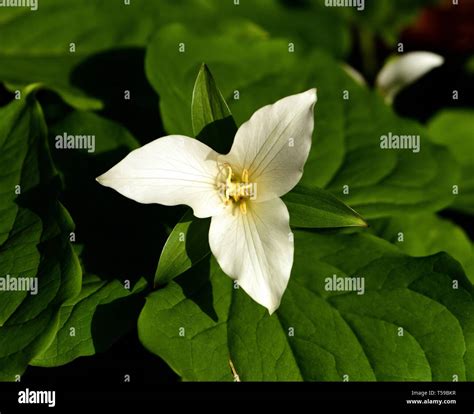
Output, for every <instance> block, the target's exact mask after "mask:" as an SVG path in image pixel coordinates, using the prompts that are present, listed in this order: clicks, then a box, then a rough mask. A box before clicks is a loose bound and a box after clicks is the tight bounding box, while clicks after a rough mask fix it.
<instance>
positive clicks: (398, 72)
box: [375, 52, 444, 104]
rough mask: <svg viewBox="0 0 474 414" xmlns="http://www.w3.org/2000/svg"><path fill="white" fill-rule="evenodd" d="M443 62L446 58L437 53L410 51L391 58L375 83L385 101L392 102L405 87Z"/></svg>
mask: <svg viewBox="0 0 474 414" xmlns="http://www.w3.org/2000/svg"><path fill="white" fill-rule="evenodd" d="M443 63H444V58H443V57H442V56H440V55H437V54H436V53H431V52H408V53H405V54H403V55H399V56H397V57H395V58H393V59H390V60H389V61H388V62H387V63H386V64H385V66H384V67H383V68H382V70H381V71H380V72H379V74H378V75H377V79H376V81H375V84H376V85H377V88H378V90H379V91H380V92H381V93H382V95H383V96H385V101H386V102H387V103H389V104H391V103H392V102H393V100H394V98H395V96H396V95H397V94H398V93H399V92H400V91H401V90H402V89H403V88H405V87H407V86H409V85H411V84H412V83H414V82H416V81H417V80H418V79H420V78H421V77H423V76H424V75H426V74H427V73H428V72H430V71H431V70H433V69H435V68H437V67H438V66H441V65H442V64H443Z"/></svg>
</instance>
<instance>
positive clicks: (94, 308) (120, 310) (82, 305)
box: [32, 275, 146, 367]
mask: <svg viewBox="0 0 474 414" xmlns="http://www.w3.org/2000/svg"><path fill="white" fill-rule="evenodd" d="M145 287H146V281H145V280H144V279H140V281H139V282H138V283H137V284H136V285H135V286H134V288H133V289H132V290H128V289H126V288H125V287H124V285H123V284H122V283H120V282H119V281H118V280H112V281H105V280H101V279H100V278H99V277H97V276H93V275H86V276H84V280H83V283H82V290H81V293H80V294H79V296H77V297H75V298H72V299H70V300H68V301H67V302H66V303H64V304H63V305H62V306H61V309H60V312H59V330H58V332H57V333H56V337H55V338H54V340H53V341H52V342H51V345H50V346H49V348H48V349H46V350H45V351H44V352H42V353H41V354H40V355H38V356H37V357H36V358H35V359H34V360H33V361H32V365H37V366H43V367H53V366H58V365H64V364H67V363H69V362H71V361H73V360H74V359H76V358H78V357H80V356H87V355H94V354H95V353H97V352H102V351H104V350H106V349H107V348H109V347H110V346H111V345H112V344H113V342H115V341H116V340H117V339H118V338H119V337H120V336H121V335H123V334H124V333H125V332H127V330H129V329H130V328H131V327H132V326H133V325H134V323H135V321H136V317H137V316H138V312H139V309H140V306H143V304H142V300H141V297H140V296H141V295H139V293H141V292H142V291H143V290H144V288H145Z"/></svg>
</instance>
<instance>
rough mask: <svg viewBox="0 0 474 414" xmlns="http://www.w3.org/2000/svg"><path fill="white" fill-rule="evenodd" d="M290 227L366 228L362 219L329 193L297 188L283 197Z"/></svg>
mask: <svg viewBox="0 0 474 414" xmlns="http://www.w3.org/2000/svg"><path fill="white" fill-rule="evenodd" d="M283 201H284V202H285V204H286V206H287V207H288V211H289V212H290V224H291V226H292V227H306V228H331V227H332V228H335V227H353V226H355V227H367V223H366V222H365V221H364V219H363V218H362V217H361V216H359V214H357V212H355V211H354V210H352V209H351V208H350V207H349V206H347V205H346V204H344V203H343V202H342V201H340V200H338V199H337V198H336V197H334V196H333V195H332V194H331V193H329V192H327V191H325V190H321V189H319V188H312V189H307V188H304V187H300V186H297V187H295V188H294V189H293V190H292V191H291V192H290V193H288V194H286V195H285V196H283Z"/></svg>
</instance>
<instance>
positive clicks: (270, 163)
mask: <svg viewBox="0 0 474 414" xmlns="http://www.w3.org/2000/svg"><path fill="white" fill-rule="evenodd" d="M315 103H316V89H310V90H309V91H306V92H303V93H300V94H298V95H292V96H288V97H286V98H283V99H281V100H279V101H277V102H276V103H274V104H273V105H267V106H264V107H263V108H261V109H259V110H258V111H257V112H255V113H254V114H253V115H252V117H251V118H250V120H248V121H247V122H245V123H244V124H242V126H241V127H240V128H239V130H238V131H237V134H236V136H235V140H234V144H233V145H232V149H231V150H230V152H229V154H228V155H226V156H224V157H223V158H225V161H227V162H229V164H230V165H231V166H232V167H234V169H235V171H236V172H237V173H238V174H241V173H242V170H244V169H247V170H248V172H249V180H250V182H253V183H257V199H256V201H257V202H262V201H266V200H270V199H272V198H276V197H280V196H282V195H283V194H286V193H287V192H288V191H290V190H291V189H292V188H293V187H294V186H295V185H296V184H297V183H298V181H299V180H300V179H301V176H302V174H303V166H304V164H305V162H306V159H307V158H308V154H309V150H310V148H311V137H312V134H313V127H314V116H313V109H314V104H315Z"/></svg>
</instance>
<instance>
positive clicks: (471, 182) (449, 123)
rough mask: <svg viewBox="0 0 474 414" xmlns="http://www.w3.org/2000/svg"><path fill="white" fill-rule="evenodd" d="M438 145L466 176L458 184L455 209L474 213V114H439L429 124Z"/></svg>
mask: <svg viewBox="0 0 474 414" xmlns="http://www.w3.org/2000/svg"><path fill="white" fill-rule="evenodd" d="M428 129H429V132H430V134H431V138H432V140H433V141H434V142H436V143H438V144H442V145H446V146H447V147H448V148H449V149H450V150H451V152H452V153H453V154H454V157H455V158H456V160H457V161H458V162H459V163H460V164H461V167H462V170H461V172H462V175H461V179H460V180H459V182H455V183H453V185H455V184H457V185H458V189H459V195H456V197H455V201H454V204H453V206H452V207H453V208H455V209H457V210H459V211H462V212H464V213H468V214H474V136H473V134H472V131H474V111H472V110H468V109H446V110H444V111H442V112H440V113H439V114H438V115H436V116H435V117H434V118H433V119H432V120H431V121H430V123H429V125H428Z"/></svg>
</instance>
